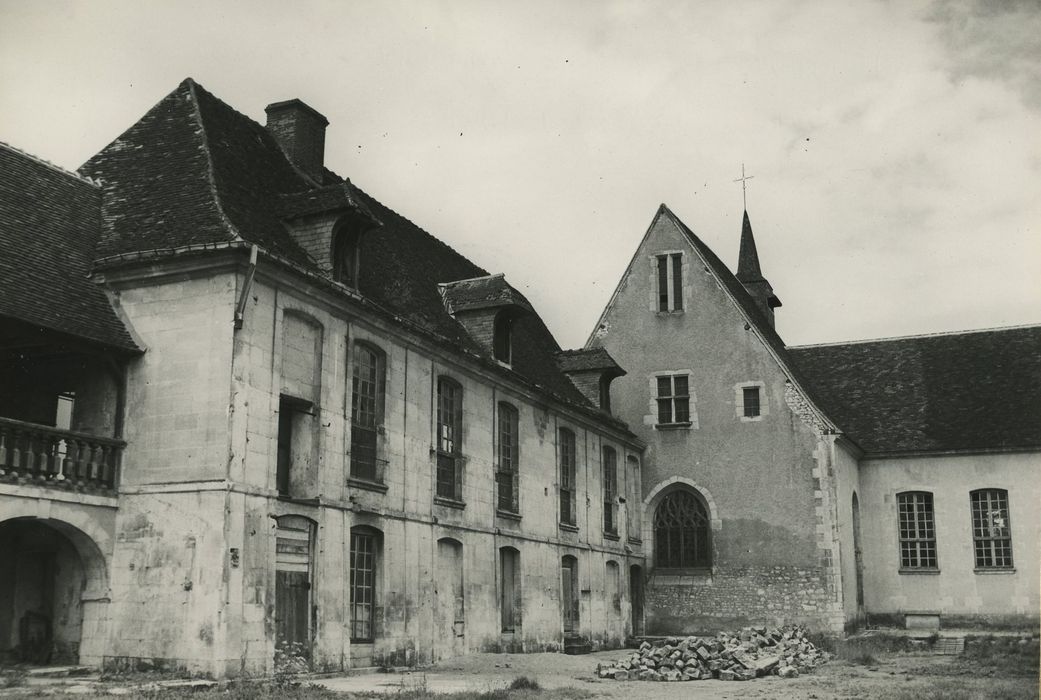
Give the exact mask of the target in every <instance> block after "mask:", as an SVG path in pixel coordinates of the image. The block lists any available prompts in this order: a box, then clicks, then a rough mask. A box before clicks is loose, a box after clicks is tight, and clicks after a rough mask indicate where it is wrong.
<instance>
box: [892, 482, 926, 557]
mask: <svg viewBox="0 0 1041 700" xmlns="http://www.w3.org/2000/svg"><path fill="white" fill-rule="evenodd" d="M896 500H897V508H898V510H899V518H900V523H899V524H900V568H901V569H935V568H936V524H935V520H934V517H933V495H932V494H931V493H928V492H926V491H908V492H905V493H898V494H897V495H896Z"/></svg>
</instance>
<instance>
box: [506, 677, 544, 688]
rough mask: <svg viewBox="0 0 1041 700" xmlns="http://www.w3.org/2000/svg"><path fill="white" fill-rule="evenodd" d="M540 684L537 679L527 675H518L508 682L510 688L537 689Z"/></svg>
mask: <svg viewBox="0 0 1041 700" xmlns="http://www.w3.org/2000/svg"><path fill="white" fill-rule="evenodd" d="M539 689H541V686H540V685H539V682H538V680H536V679H534V678H529V677H528V676H520V677H518V678H514V679H513V682H512V683H510V690H539Z"/></svg>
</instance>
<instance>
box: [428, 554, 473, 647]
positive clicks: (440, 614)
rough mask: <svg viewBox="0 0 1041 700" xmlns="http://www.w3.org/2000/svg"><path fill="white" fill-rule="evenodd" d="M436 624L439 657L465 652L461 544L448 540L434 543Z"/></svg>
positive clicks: (464, 610) (464, 609)
mask: <svg viewBox="0 0 1041 700" xmlns="http://www.w3.org/2000/svg"><path fill="white" fill-rule="evenodd" d="M434 596H435V607H434V610H435V612H434V616H435V624H436V625H437V629H438V637H439V639H440V644H439V645H440V647H441V649H440V654H439V656H440V657H441V658H447V657H453V656H461V655H462V654H465V653H466V599H465V594H464V589H463V544H462V543H461V542H458V541H456V540H453V539H451V538H447V537H446V538H443V539H440V540H438V541H437V572H436V580H435V582H434Z"/></svg>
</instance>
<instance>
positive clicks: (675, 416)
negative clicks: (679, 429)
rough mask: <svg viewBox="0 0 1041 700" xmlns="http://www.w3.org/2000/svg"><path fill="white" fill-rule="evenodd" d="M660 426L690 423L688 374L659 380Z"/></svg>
mask: <svg viewBox="0 0 1041 700" xmlns="http://www.w3.org/2000/svg"><path fill="white" fill-rule="evenodd" d="M657 383H658V395H657V397H656V399H657V401H658V424H659V425H669V424H672V423H690V387H689V385H688V377H687V375H686V374H668V375H664V376H660V377H658V378H657Z"/></svg>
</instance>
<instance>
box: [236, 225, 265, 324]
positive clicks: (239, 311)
mask: <svg viewBox="0 0 1041 700" xmlns="http://www.w3.org/2000/svg"><path fill="white" fill-rule="evenodd" d="M259 250H260V249H259V248H258V247H257V244H256V243H254V244H253V246H252V247H251V248H250V249H249V268H248V269H247V270H246V281H245V282H243V284H242V293H241V294H239V302H238V303H237V304H236V305H235V330H239V329H240V328H242V319H243V317H244V316H245V312H246V302H247V301H248V300H249V293H250V292H251V291H252V290H253V278H254V277H256V275H257V254H258V252H259Z"/></svg>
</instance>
